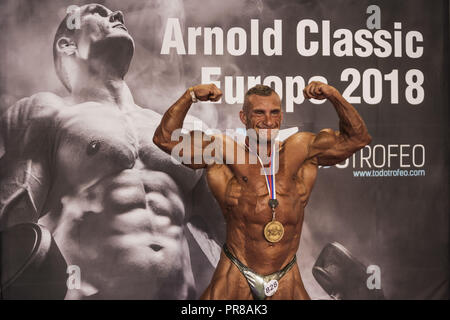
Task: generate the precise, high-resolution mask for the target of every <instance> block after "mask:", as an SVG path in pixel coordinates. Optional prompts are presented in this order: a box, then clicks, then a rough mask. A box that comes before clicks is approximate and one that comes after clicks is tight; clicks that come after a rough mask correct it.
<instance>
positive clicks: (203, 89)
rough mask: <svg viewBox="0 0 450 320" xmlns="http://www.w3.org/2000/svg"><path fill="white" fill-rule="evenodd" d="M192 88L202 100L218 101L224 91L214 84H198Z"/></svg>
mask: <svg viewBox="0 0 450 320" xmlns="http://www.w3.org/2000/svg"><path fill="white" fill-rule="evenodd" d="M192 89H193V90H194V93H195V96H196V97H197V99H198V100H200V101H218V100H219V99H220V98H221V97H222V91H221V90H220V89H219V88H217V87H216V85H214V84H198V85H196V86H194V87H193V88H192Z"/></svg>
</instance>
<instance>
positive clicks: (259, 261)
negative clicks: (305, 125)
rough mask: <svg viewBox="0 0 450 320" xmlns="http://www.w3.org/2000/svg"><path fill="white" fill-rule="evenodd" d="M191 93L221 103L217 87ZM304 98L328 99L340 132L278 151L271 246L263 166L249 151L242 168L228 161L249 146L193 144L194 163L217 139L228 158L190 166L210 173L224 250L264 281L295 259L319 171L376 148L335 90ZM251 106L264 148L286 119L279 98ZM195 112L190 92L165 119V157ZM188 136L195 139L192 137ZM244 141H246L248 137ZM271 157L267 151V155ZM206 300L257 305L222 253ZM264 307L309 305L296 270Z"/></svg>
mask: <svg viewBox="0 0 450 320" xmlns="http://www.w3.org/2000/svg"><path fill="white" fill-rule="evenodd" d="M193 91H194V93H195V95H196V96H197V98H198V99H199V100H201V101H208V100H210V101H217V100H218V99H220V97H221V95H222V92H221V91H220V90H219V89H218V88H217V87H216V86H215V85H212V84H211V85H197V86H195V87H193ZM303 94H304V96H305V98H306V99H311V98H315V99H319V100H323V99H328V100H329V101H330V102H331V103H332V105H333V106H334V108H335V109H336V112H337V114H338V116H339V131H333V130H331V129H323V130H321V131H320V132H319V133H318V134H314V133H309V132H300V133H297V134H294V135H292V136H290V137H289V138H288V139H286V140H285V141H284V142H282V143H281V145H280V149H279V170H278V172H277V174H276V192H277V195H276V197H277V199H278V201H279V205H278V207H277V208H276V220H278V221H279V222H281V223H282V224H283V226H284V236H283V238H282V239H281V241H279V242H277V243H270V242H268V241H267V240H266V239H265V238H264V235H263V229H264V226H265V225H266V224H267V223H268V222H269V221H271V219H272V212H271V209H270V208H269V206H268V200H269V194H268V190H267V186H266V182H265V177H264V175H261V168H260V164H259V163H256V164H250V163H249V161H248V159H249V154H248V152H247V151H245V152H246V159H247V161H246V163H244V164H236V162H237V161H236V158H235V156H234V158H233V159H230V157H231V156H230V155H227V154H226V153H225V150H226V149H227V148H230V146H229V145H230V144H232V145H233V147H234V148H235V150H237V148H244V146H242V145H238V143H237V142H236V141H234V140H233V139H231V138H229V137H227V136H226V135H222V134H218V135H213V136H212V137H211V138H212V139H211V141H203V142H202V144H199V145H201V146H202V148H199V147H194V141H193V140H192V151H193V152H192V155H191V156H192V158H193V157H194V156H195V154H196V153H199V152H203V150H204V149H205V148H206V147H207V146H208V145H209V144H210V143H212V142H213V141H216V142H218V140H217V139H220V142H222V143H223V150H222V154H223V156H222V155H215V156H216V157H220V156H222V158H223V164H219V163H218V162H217V161H216V162H214V163H212V164H207V163H205V162H203V163H201V164H187V163H185V165H187V166H189V167H191V168H204V167H207V177H208V184H209V187H210V189H211V191H212V193H213V194H214V196H215V198H216V199H217V201H218V203H219V205H220V207H221V209H222V213H223V215H224V217H225V220H226V225H227V230H226V234H227V237H226V244H227V246H228V248H229V250H230V251H231V253H232V254H233V255H234V256H235V257H236V258H238V259H239V260H240V261H241V262H242V263H243V264H245V265H246V266H248V267H249V268H251V269H252V270H254V271H255V272H257V273H259V274H261V275H267V274H271V273H273V272H277V271H279V270H281V269H282V268H283V267H284V266H285V265H286V264H287V263H289V262H290V260H291V259H292V258H293V256H294V255H295V254H296V252H297V250H298V247H299V244H300V236H301V231H302V225H303V217H304V209H305V207H306V205H307V203H308V199H309V197H310V195H311V191H312V189H313V186H314V182H315V180H316V176H317V169H318V166H319V165H326V166H330V165H334V164H337V163H339V162H341V161H343V160H345V159H347V158H348V157H350V156H351V155H352V154H353V153H355V152H356V151H358V150H359V149H361V148H363V147H364V146H365V145H367V144H369V143H370V142H371V136H370V135H369V133H368V131H367V128H366V125H365V123H364V121H363V119H362V118H361V117H360V115H359V114H358V112H357V111H356V110H355V108H354V107H353V106H352V105H351V104H349V103H348V102H347V101H346V100H345V99H344V98H343V97H342V96H341V94H340V93H339V92H338V90H336V89H335V88H334V87H332V86H330V85H327V84H324V83H321V82H311V83H310V84H309V85H308V86H307V87H306V88H305V89H304V91H303ZM248 99H249V102H250V107H249V108H248V109H247V110H242V111H241V112H240V119H241V121H242V123H244V124H245V126H246V128H247V129H254V130H255V131H256V133H257V136H258V137H259V139H260V140H261V134H260V133H261V132H262V131H261V130H264V129H265V130H268V131H271V130H278V129H279V128H280V125H281V122H282V119H283V113H282V109H281V102H280V98H279V96H278V95H277V94H276V93H275V92H273V93H272V94H271V95H270V96H259V95H250V96H249V97H248ZM191 104H192V102H191V97H190V93H189V91H186V92H185V93H184V94H183V96H182V97H181V98H180V99H179V100H178V101H177V102H176V103H175V104H174V105H172V106H171V107H170V108H169V109H168V110H167V112H166V113H165V114H164V116H163V118H162V121H161V124H160V125H159V127H158V128H157V129H156V131H155V135H154V138H153V141H154V142H155V144H156V145H158V146H159V147H160V148H161V149H162V150H164V151H165V152H167V153H170V152H171V151H172V149H173V148H174V147H175V145H177V143H179V142H180V141H171V134H172V132H173V131H174V130H176V129H179V128H181V127H182V125H183V121H184V118H185V116H186V114H187V112H188V110H189V108H190V106H191ZM191 135H192V136H194V135H193V133H192V132H191ZM267 136H268V138H267V143H270V135H269V134H268V135H267ZM246 139H247V141H248V139H249V137H247V138H246ZM204 140H206V139H204ZM227 146H228V147H227ZM266 149H267V150H270V147H268V148H266ZM269 152H270V151H269ZM235 154H236V152H235ZM230 160H234V161H230ZM191 163H193V162H192V161H191ZM201 298H202V299H252V298H253V297H252V294H251V291H250V288H249V285H248V283H247V280H246V279H245V277H244V276H243V275H242V273H241V272H240V271H239V270H238V269H237V267H236V266H235V265H234V264H233V263H232V262H231V261H230V259H228V258H227V257H226V256H225V254H224V253H223V252H222V254H221V257H220V261H219V263H218V266H217V268H216V270H215V273H214V275H213V278H212V281H211V283H210V285H209V286H208V288H207V289H206V291H205V292H204V294H203V295H202V297H201ZM267 299H309V296H308V293H307V292H306V290H305V288H304V285H303V282H302V279H301V276H300V272H299V269H298V265H297V264H295V265H294V267H293V268H292V269H291V270H290V271H289V272H288V273H287V274H286V275H285V276H284V277H283V278H282V279H281V280H280V281H279V287H278V290H277V292H276V293H275V294H274V295H273V296H271V297H267Z"/></svg>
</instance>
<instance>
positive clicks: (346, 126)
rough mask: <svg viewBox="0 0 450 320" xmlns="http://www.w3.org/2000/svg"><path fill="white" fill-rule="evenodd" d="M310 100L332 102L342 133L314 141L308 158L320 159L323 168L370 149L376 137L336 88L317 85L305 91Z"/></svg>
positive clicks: (329, 133) (326, 131)
mask: <svg viewBox="0 0 450 320" xmlns="http://www.w3.org/2000/svg"><path fill="white" fill-rule="evenodd" d="M303 95H304V96H305V98H306V99H311V98H315V99H319V100H323V99H328V100H330V102H331V103H332V104H333V106H334V108H335V109H336V112H337V114H338V116H339V131H336V132H335V131H333V130H331V129H323V130H321V131H320V132H319V133H318V134H317V135H314V137H313V138H312V139H311V142H310V144H309V147H308V158H314V157H316V158H317V160H318V163H319V165H326V166H330V165H335V164H337V163H339V162H342V161H344V160H345V159H347V158H348V157H350V156H351V155H352V154H353V153H355V152H356V151H358V150H359V149H361V148H363V147H364V146H366V145H368V144H369V143H370V142H371V141H372V137H371V136H370V134H369V132H368V131H367V128H366V124H365V123H364V120H363V119H362V118H361V116H360V115H359V114H358V112H357V111H356V109H355V108H354V107H353V106H352V105H351V104H350V103H348V101H347V100H345V99H344V98H343V97H342V96H341V94H340V93H339V91H337V90H336V89H335V88H333V87H332V86H330V85H328V84H325V83H322V82H318V81H313V82H311V83H310V84H309V85H308V86H306V87H305V89H304V90H303Z"/></svg>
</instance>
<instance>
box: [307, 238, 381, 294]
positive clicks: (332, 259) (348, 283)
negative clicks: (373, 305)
mask: <svg viewBox="0 0 450 320" xmlns="http://www.w3.org/2000/svg"><path fill="white" fill-rule="evenodd" d="M366 270H367V267H366V266H364V264H362V263H361V262H360V261H359V260H357V259H356V258H355V257H354V256H353V255H352V254H351V253H350V251H348V250H347V249H346V248H345V247H344V246H343V245H341V244H339V243H337V242H333V243H328V244H327V245H326V246H325V247H324V248H323V249H322V251H321V252H320V254H319V257H318V258H317V261H316V263H315V264H314V267H313V269H312V274H313V276H314V278H315V279H316V281H317V282H318V283H319V284H320V286H321V287H322V288H323V289H324V290H325V291H326V292H327V293H328V294H329V295H330V297H331V298H333V299H336V300H384V293H383V290H382V289H371V288H369V287H368V285H367V278H368V276H369V275H368V274H367V272H366Z"/></svg>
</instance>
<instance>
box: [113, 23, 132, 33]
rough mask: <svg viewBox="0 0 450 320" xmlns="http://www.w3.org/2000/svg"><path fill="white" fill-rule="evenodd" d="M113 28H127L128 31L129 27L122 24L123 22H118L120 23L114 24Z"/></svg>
mask: <svg viewBox="0 0 450 320" xmlns="http://www.w3.org/2000/svg"><path fill="white" fill-rule="evenodd" d="M113 28H119V29H123V30H125V31H126V32H128V29H127V28H126V27H125V25H124V24H122V23H118V24H116V25H114V26H113Z"/></svg>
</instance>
